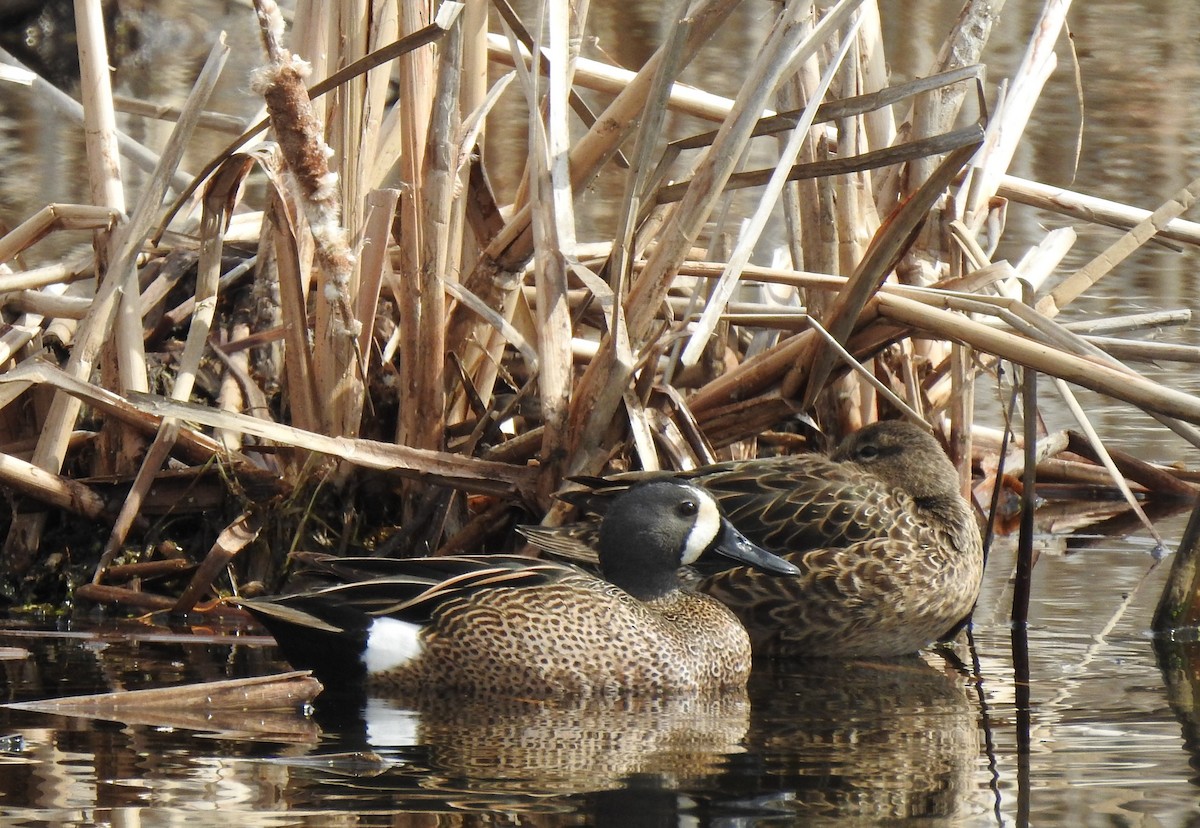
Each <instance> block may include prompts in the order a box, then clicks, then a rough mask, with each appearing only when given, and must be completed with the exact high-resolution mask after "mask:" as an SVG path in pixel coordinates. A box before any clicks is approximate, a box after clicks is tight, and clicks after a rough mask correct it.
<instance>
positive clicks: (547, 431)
mask: <svg viewBox="0 0 1200 828" xmlns="http://www.w3.org/2000/svg"><path fill="white" fill-rule="evenodd" d="M584 5H585V7H586V4H584ZM569 11H570V10H569V9H568V8H567V7H566V5H565V4H555V3H552V4H550V6H549V8H548V14H547V19H546V22H547V29H548V31H549V57H550V71H549V85H548V90H547V92H548V94H547V104H548V106H547V108H546V120H545V121H544V122H543V121H542V116H541V108H540V107H539V106H538V105H537V101H538V99H539V98H541V95H540V94H539V92H540V90H539V87H540V84H537V83H530V85H529V86H528V91H529V101H528V105H529V106H528V108H529V118H530V133H531V136H532V138H533V140H532V141H531V143H530V154H531V161H532V163H531V164H530V166H529V169H530V173H531V174H530V178H531V181H532V185H533V193H534V211H533V237H534V243H535V248H534V249H535V253H534V283H535V286H536V290H537V300H538V301H537V327H538V352H539V355H540V359H539V368H538V373H537V377H538V389H539V392H540V399H541V405H542V422H543V431H542V450H541V458H540V459H541V475H540V477H541V479H540V482H539V486H538V495H539V501H540V503H541V505H542V506H543V507H546V508H549V506H550V504H551V503H552V495H553V493H554V491H555V490H556V489H557V488H558V486H559V483H560V481H561V479H562V466H563V463H564V462H565V460H566V453H567V434H566V427H567V416H568V413H569V406H570V400H571V379H572V376H573V372H572V363H571V347H570V343H571V313H570V308H569V306H568V303H567V263H566V260H565V257H567V256H573V255H574V250H575V212H574V200H575V197H574V192H573V190H572V188H571V170H570V158H569V154H570V146H571V139H570V128H569V121H570V117H571V109H570V100H569V98H570V92H571V83H572V74H573V67H574V65H575V58H576V55H575V54H574V53H573V51H574V50H573V49H572V48H571V43H572V41H574V42H575V43H576V44H578V42H579V38H578V34H579V33H578V32H577V31H572V25H571V24H572V21H571V16H570V14H569V13H568V12H569ZM577 24H578V26H579V27H580V28H582V27H583V25H584V20H578V21H577ZM576 48H578V46H577V45H576ZM527 77H528V76H527ZM539 208H541V209H539Z"/></svg>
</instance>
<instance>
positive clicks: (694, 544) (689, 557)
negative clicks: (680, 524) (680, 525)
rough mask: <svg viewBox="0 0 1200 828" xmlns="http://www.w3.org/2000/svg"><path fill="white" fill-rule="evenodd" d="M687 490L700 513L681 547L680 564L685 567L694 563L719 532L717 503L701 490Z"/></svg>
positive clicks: (719, 519)
mask: <svg viewBox="0 0 1200 828" xmlns="http://www.w3.org/2000/svg"><path fill="white" fill-rule="evenodd" d="M688 488H689V489H691V491H692V493H693V495H694V496H695V498H696V505H697V506H699V507H700V511H699V512H697V514H696V521H695V523H693V524H692V530H691V531H690V532H688V535H687V541H686V542H685V543H684V545H683V557H682V558H681V559H680V562H681V563H682V564H683V565H685V566H687V565H689V564H693V563H695V562H696V560H697V559H698V558H699V557H700V555H701V554H702V553H703V552H704V550H705V549H708V547H709V546H711V545H712V542H713V541H715V540H716V539H717V535H718V534H719V533H720V531H721V510H720V509H718V508H717V501H715V500H714V499H713V497H712V495H710V494H709V493H708V492H706V491H703V490H702V489H698V488H695V487H691V486H689V487H688Z"/></svg>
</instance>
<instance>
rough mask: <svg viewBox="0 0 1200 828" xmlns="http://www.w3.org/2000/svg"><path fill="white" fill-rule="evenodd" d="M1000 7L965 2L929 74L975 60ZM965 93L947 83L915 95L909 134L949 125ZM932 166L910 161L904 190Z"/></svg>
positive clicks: (992, 2)
mask: <svg viewBox="0 0 1200 828" xmlns="http://www.w3.org/2000/svg"><path fill="white" fill-rule="evenodd" d="M1003 8H1004V0H968V2H966V3H964V4H963V7H962V9H961V10H960V11H959V14H958V19H957V20H956V21H955V23H954V27H953V28H952V29H951V31H950V34H949V35H948V36H947V37H946V39H945V40H944V41H943V42H942V47H941V49H940V50H939V51H938V54H937V57H936V58H935V59H934V62H933V65H932V66H930V67H929V74H933V73H936V72H944V71H946V70H949V69H955V68H958V67H963V66H968V65H971V64H975V63H978V62H979V59H980V57H981V55H982V54H983V48H984V46H986V45H987V42H988V38H989V37H990V35H991V31H992V27H993V26H994V25H995V23H996V21H997V20H998V19H999V17H1000V12H1001V10H1002V9H1003ZM880 53H881V54H882V50H880ZM965 95H966V89H965V88H964V87H954V86H946V87H943V88H942V89H941V90H939V91H938V92H935V93H932V94H930V95H923V96H921V97H918V98H916V99H914V101H913V106H912V110H911V111H910V113H909V114H908V117H907V118H906V119H905V120H906V121H907V122H908V123H909V124H911V125H912V126H911V129H912V136H913V137H914V138H918V139H919V138H926V137H930V136H933V135H938V134H940V133H943V132H945V131H947V130H948V129H950V128H951V127H952V126H953V125H954V122H955V119H956V118H957V117H958V113H959V110H960V109H961V108H962V103H963V98H964V97H965ZM934 166H935V161H934V159H933V158H919V159H916V160H914V161H913V162H912V163H911V164H909V166H908V170H907V175H906V186H905V192H909V193H911V192H914V191H915V190H916V189H917V188H918V187H919V186H920V185H921V184H923V183H924V182H925V181H926V180H927V179H928V178H929V176H930V175H931V174H932V173H933V169H934Z"/></svg>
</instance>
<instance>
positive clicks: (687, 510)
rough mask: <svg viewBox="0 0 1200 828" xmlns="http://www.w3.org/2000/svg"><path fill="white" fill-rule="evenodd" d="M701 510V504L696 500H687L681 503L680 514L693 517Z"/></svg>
mask: <svg viewBox="0 0 1200 828" xmlns="http://www.w3.org/2000/svg"><path fill="white" fill-rule="evenodd" d="M699 511H700V505H699V504H698V503H696V501H694V500H685V501H683V502H682V503H680V504H679V514H681V515H683V516H684V517H691V516H692V515H694V514H696V513H697V512H699Z"/></svg>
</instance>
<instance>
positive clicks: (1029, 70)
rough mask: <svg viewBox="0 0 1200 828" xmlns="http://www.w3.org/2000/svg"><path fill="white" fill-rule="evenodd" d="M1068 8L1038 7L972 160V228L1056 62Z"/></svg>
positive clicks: (1057, 3) (1058, 1)
mask: <svg viewBox="0 0 1200 828" xmlns="http://www.w3.org/2000/svg"><path fill="white" fill-rule="evenodd" d="M1070 6H1071V2H1070V0H1048V2H1047V3H1046V5H1045V6H1044V7H1043V8H1042V14H1041V17H1040V18H1039V19H1038V22H1037V24H1036V26H1035V28H1034V33H1033V37H1032V38H1031V39H1030V41H1029V45H1028V47H1027V48H1026V51H1025V55H1024V56H1023V57H1022V59H1021V64H1020V66H1019V67H1018V68H1017V71H1016V72H1015V73H1014V75H1013V78H1012V81H1011V82H1010V84H1009V86H1008V89H1007V92H1006V94H1005V97H1004V101H1003V103H1002V104H1001V105H1000V108H999V110H998V111H997V112H995V113H994V114H993V116H992V120H991V123H990V124H989V127H988V137H987V139H986V141H985V144H984V147H983V149H982V150H981V151H980V154H979V157H978V158H977V159H976V167H977V170H976V172H975V174H974V176H973V177H972V180H971V186H970V192H969V198H968V201H967V203H966V205H965V207H964V215H965V217H966V220H967V222H968V224H970V225H971V226H972V227H979V226H980V225H981V224H982V222H983V220H984V217H985V215H986V212H987V209H986V208H987V204H988V201H989V200H990V199H991V198H992V196H994V195H995V194H996V190H997V189H998V188H999V186H1000V179H1001V177H1002V176H1003V175H1004V174H1005V173H1007V172H1008V167H1009V165H1010V164H1011V163H1012V158H1013V154H1014V153H1015V152H1016V149H1017V145H1018V144H1019V142H1020V140H1021V137H1022V136H1023V135H1024V134H1025V127H1026V126H1027V125H1028V123H1029V116H1030V114H1031V113H1032V112H1033V107H1034V105H1035V104H1036V103H1037V100H1038V97H1039V96H1040V95H1041V91H1042V87H1043V86H1044V85H1045V83H1046V79H1047V78H1049V76H1050V73H1051V72H1052V71H1053V70H1054V66H1055V65H1056V63H1057V58H1056V56H1055V54H1054V43H1055V41H1057V40H1058V36H1059V34H1060V33H1061V32H1062V29H1063V25H1064V24H1065V22H1066V15H1067V10H1068V9H1069V8H1070Z"/></svg>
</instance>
